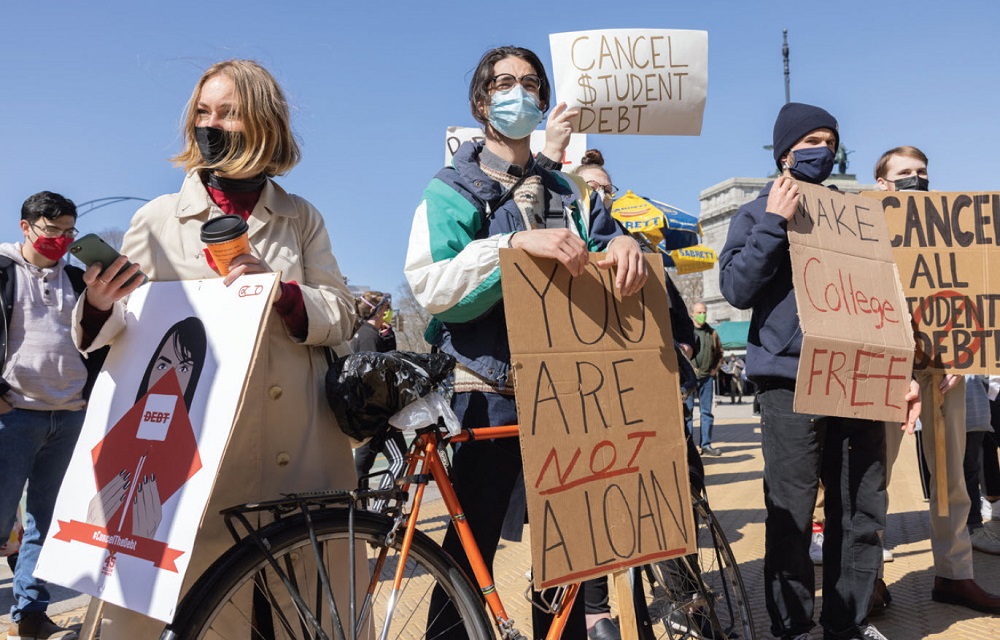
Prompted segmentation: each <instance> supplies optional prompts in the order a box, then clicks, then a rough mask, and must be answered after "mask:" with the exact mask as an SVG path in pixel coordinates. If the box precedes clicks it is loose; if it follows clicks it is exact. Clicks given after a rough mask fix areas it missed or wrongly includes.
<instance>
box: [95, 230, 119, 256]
mask: <svg viewBox="0 0 1000 640" xmlns="http://www.w3.org/2000/svg"><path fill="white" fill-rule="evenodd" d="M97 235H98V236H100V237H101V239H102V240H104V241H105V242H107V243H108V244H110V245H111V246H112V247H114V248H115V251H121V250H122V240H124V239H125V229H121V228H118V227H108V228H107V229H102V230H101V231H98V232H97Z"/></svg>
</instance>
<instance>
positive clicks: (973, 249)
mask: <svg viewBox="0 0 1000 640" xmlns="http://www.w3.org/2000/svg"><path fill="white" fill-rule="evenodd" d="M864 195H867V196H871V197H873V198H878V199H879V200H880V201H881V203H882V206H883V207H884V209H885V216H886V222H887V224H888V228H889V237H890V241H891V243H892V246H893V255H894V256H895V258H896V264H897V265H898V266H899V275H900V280H901V281H902V284H903V290H904V291H905V293H906V303H907V308H908V309H909V311H910V314H911V315H912V317H913V323H914V326H915V334H916V343H917V356H916V361H915V363H914V367H915V368H917V369H931V370H937V371H950V372H954V373H962V374H998V373H1000V318H998V312H1000V259H996V258H993V257H992V256H995V255H997V246H998V245H1000V193H997V192H968V193H945V192H938V191H934V192H927V191H871V192H867V193H865V194H864Z"/></svg>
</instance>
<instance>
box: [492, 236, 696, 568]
mask: <svg viewBox="0 0 1000 640" xmlns="http://www.w3.org/2000/svg"><path fill="white" fill-rule="evenodd" d="M601 258H603V254H592V255H591V263H590V266H589V268H588V269H587V271H586V272H585V273H584V275H582V276H579V277H577V278H571V277H570V275H569V272H568V271H567V270H566V269H565V268H564V267H562V266H561V265H559V264H558V263H557V262H556V261H555V260H545V259H539V258H532V257H531V256H529V255H528V254H526V253H524V252H523V251H518V250H510V249H505V250H502V251H501V253H500V268H501V274H502V275H501V281H502V283H503V294H504V307H505V310H506V315H507V331H508V335H509V337H510V346H511V353H512V356H511V359H512V363H513V365H514V377H515V391H516V395H517V409H518V416H519V418H520V427H521V452H522V456H523V459H524V478H525V484H526V486H527V491H528V518H529V520H530V521H531V547H532V566H533V568H534V570H533V575H534V580H535V585H536V586H537V587H538V588H543V587H549V586H554V585H560V584H568V583H571V582H577V581H580V580H584V579H587V578H592V577H596V576H600V575H605V574H608V573H611V572H613V571H619V570H621V569H624V568H627V567H631V566H635V565H640V564H645V563H648V562H651V561H654V560H662V559H666V558H672V557H676V556H680V555H684V554H687V553H691V552H692V551H693V550H694V548H695V546H696V540H695V539H694V536H693V532H694V528H693V521H692V511H691V495H690V484H689V480H688V469H687V455H686V446H685V442H684V421H683V414H682V410H681V399H680V390H679V384H678V377H677V361H676V357H675V354H674V350H673V340H672V338H671V333H670V317H669V311H668V310H669V306H668V301H667V293H666V287H665V284H664V280H663V277H664V276H663V269H662V266H660V263H659V258H656V257H650V258H648V260H649V271H650V277H649V279H648V281H647V282H646V285H645V287H644V288H643V290H642V291H641V292H640V294H636V295H634V296H631V297H629V298H626V299H624V300H622V299H621V296H620V295H619V294H618V293H617V292H616V291H615V289H614V286H613V281H614V274H613V272H612V271H607V270H602V269H599V268H598V267H597V266H596V262H597V261H598V260H600V259H601Z"/></svg>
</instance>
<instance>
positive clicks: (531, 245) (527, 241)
mask: <svg viewBox="0 0 1000 640" xmlns="http://www.w3.org/2000/svg"><path fill="white" fill-rule="evenodd" d="M510 246H511V248H512V249H523V250H524V251H525V252H526V253H527V254H528V255H531V256H535V257H536V258H554V259H556V260H558V261H559V262H560V263H561V264H562V265H563V266H564V267H566V268H567V269H569V272H570V275H572V276H573V277H577V276H581V275H583V270H584V269H586V268H587V263H588V262H589V260H590V254H589V253H587V243H586V242H584V241H583V240H581V239H580V236H578V235H576V234H574V233H573V232H572V231H570V230H569V229H531V230H530V231H518V232H516V233H515V234H514V235H513V236H512V237H511V239H510Z"/></svg>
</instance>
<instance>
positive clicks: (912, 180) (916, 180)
mask: <svg viewBox="0 0 1000 640" xmlns="http://www.w3.org/2000/svg"><path fill="white" fill-rule="evenodd" d="M892 184H893V185H895V187H896V191H930V184H931V182H930V180H928V179H927V178H921V177H920V176H918V175H916V174H914V175H912V176H906V177H905V178H900V179H899V180H893V181H892Z"/></svg>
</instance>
